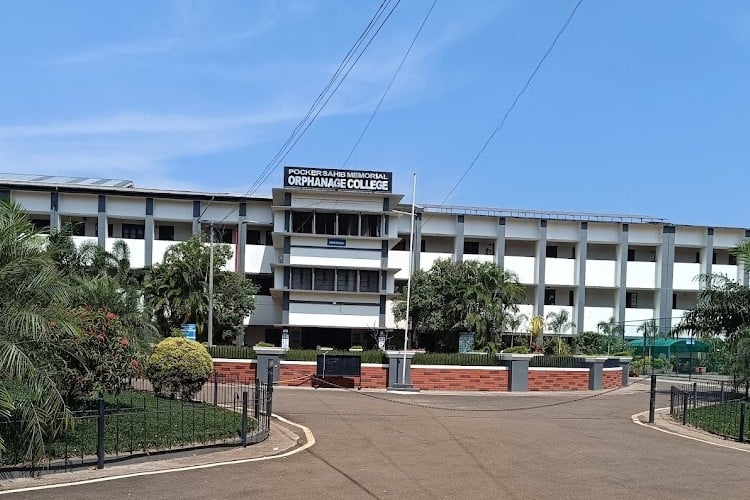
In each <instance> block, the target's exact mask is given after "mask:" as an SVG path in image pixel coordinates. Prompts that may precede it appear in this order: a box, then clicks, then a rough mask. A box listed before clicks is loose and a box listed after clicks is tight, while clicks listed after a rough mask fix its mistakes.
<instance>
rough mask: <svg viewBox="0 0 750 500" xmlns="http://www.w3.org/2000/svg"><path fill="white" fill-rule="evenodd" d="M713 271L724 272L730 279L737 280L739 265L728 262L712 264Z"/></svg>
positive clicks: (714, 272) (715, 272) (716, 272)
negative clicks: (731, 264)
mask: <svg viewBox="0 0 750 500" xmlns="http://www.w3.org/2000/svg"><path fill="white" fill-rule="evenodd" d="M711 273H713V274H724V275H726V276H728V277H729V278H730V279H733V280H736V279H738V277H739V266H730V265H727V264H714V265H712V266H711Z"/></svg>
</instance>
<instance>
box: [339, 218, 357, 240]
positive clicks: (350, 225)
mask: <svg viewBox="0 0 750 500" xmlns="http://www.w3.org/2000/svg"><path fill="white" fill-rule="evenodd" d="M338 234H339V235H341V236H357V235H358V234H359V215H357V214H339V232H338Z"/></svg>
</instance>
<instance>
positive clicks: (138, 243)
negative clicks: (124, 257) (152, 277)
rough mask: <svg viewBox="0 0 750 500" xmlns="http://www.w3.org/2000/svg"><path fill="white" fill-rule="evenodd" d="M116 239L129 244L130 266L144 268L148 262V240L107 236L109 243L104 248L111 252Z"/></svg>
mask: <svg viewBox="0 0 750 500" xmlns="http://www.w3.org/2000/svg"><path fill="white" fill-rule="evenodd" d="M116 241H123V242H125V244H127V245H128V250H130V267H131V268H133V269H141V268H143V266H144V265H145V264H146V241H145V240H131V239H127V238H107V244H106V246H105V248H104V249H105V250H106V251H108V252H111V251H112V248H114V245H115V242H116Z"/></svg>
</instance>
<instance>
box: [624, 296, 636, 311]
mask: <svg viewBox="0 0 750 500" xmlns="http://www.w3.org/2000/svg"><path fill="white" fill-rule="evenodd" d="M625 307H628V308H630V309H635V308H636V307H638V294H637V293H636V292H625Z"/></svg>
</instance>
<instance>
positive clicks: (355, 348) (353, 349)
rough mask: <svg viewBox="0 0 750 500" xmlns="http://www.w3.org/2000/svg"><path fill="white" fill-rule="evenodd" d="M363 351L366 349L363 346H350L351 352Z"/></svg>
mask: <svg viewBox="0 0 750 500" xmlns="http://www.w3.org/2000/svg"><path fill="white" fill-rule="evenodd" d="M362 351H364V349H362V348H361V347H350V348H349V352H362Z"/></svg>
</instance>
